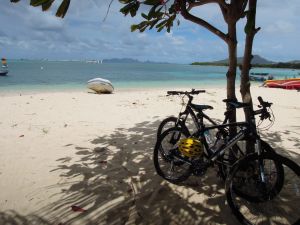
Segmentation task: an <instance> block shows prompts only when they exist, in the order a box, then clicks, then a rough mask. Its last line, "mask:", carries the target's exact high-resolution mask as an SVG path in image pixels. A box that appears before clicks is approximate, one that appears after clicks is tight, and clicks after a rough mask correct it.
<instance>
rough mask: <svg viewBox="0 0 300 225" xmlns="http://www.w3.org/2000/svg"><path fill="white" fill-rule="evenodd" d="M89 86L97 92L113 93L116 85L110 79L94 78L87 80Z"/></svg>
mask: <svg viewBox="0 0 300 225" xmlns="http://www.w3.org/2000/svg"><path fill="white" fill-rule="evenodd" d="M87 87H88V88H89V89H91V90H93V91H95V92H96V93H104V94H111V93H112V92H113V91H114V87H113V85H112V83H111V82H110V81H109V80H106V79H103V78H94V79H91V80H89V81H88V82H87Z"/></svg>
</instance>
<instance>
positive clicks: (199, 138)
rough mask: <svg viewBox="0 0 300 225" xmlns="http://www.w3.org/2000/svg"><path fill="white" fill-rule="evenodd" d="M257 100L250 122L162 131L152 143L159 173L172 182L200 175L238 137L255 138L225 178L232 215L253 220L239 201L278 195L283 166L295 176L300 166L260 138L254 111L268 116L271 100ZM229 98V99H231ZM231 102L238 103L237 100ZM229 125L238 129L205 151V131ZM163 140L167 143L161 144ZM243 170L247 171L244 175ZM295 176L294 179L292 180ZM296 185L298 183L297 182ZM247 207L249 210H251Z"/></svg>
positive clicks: (254, 201)
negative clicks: (253, 150)
mask: <svg viewBox="0 0 300 225" xmlns="http://www.w3.org/2000/svg"><path fill="white" fill-rule="evenodd" d="M258 100H259V102H260V107H261V109H259V110H256V111H253V112H252V116H251V117H252V119H251V122H250V123H247V122H236V123H228V124H221V125H215V126H210V127H203V129H202V130H199V131H197V132H196V133H195V134H193V135H192V136H187V135H186V134H185V133H184V131H183V130H182V129H181V128H180V127H173V128H170V129H168V130H166V131H165V132H163V133H162V135H161V136H160V137H159V139H158V141H157V143H156V145H155V148H154V153H153V159H154V165H155V169H156V171H157V173H158V175H160V176H161V177H163V178H164V179H166V180H168V181H170V182H173V183H177V182H181V181H184V180H185V179H187V178H188V177H189V176H190V175H191V174H192V173H193V174H195V175H203V174H205V172H206V170H207V168H209V167H210V166H212V165H214V164H215V163H216V162H218V161H219V163H221V164H224V161H223V157H222V156H223V155H224V153H225V152H226V151H228V150H230V148H231V147H232V146H234V145H236V144H237V143H238V142H239V141H242V140H249V139H252V140H254V141H255V142H256V148H257V149H256V153H253V154H250V155H247V156H245V158H244V159H242V160H239V161H237V162H236V163H235V164H234V167H233V169H232V170H231V171H232V172H230V175H229V176H228V177H227V179H226V195H227V199H228V204H229V206H230V207H231V208H232V210H233V212H234V215H235V216H236V217H237V218H238V220H239V221H240V222H242V223H244V224H252V222H251V221H250V220H249V219H248V218H245V214H244V212H240V210H241V209H242V208H241V207H240V206H239V205H238V204H239V203H240V202H241V199H242V200H244V201H245V202H248V203H249V204H250V203H251V204H263V203H265V202H269V201H271V200H273V199H277V196H278V195H279V193H281V190H282V189H283V187H284V179H285V174H284V166H285V168H286V167H287V168H290V169H291V171H293V173H294V175H295V177H296V178H298V180H299V173H300V172H299V171H300V167H299V166H298V165H297V164H295V163H293V162H292V161H290V160H289V159H287V158H285V157H283V156H279V155H278V154H276V153H275V151H274V150H273V149H272V147H271V146H270V145H269V144H267V143H266V142H264V141H263V140H261V138H260V136H259V133H258V131H257V129H256V123H255V115H259V116H260V119H261V120H265V119H270V118H271V114H270V113H269V112H268V109H269V108H270V107H271V103H268V102H264V101H263V100H262V98H261V97H259V98H258ZM228 101H229V102H230V100H228ZM232 103H233V104H236V105H238V104H237V103H236V102H232ZM243 106H244V105H243ZM230 126H234V127H239V128H240V131H239V132H238V133H237V134H236V135H235V136H233V137H229V136H225V137H224V138H223V139H222V141H223V143H222V145H219V147H218V148H217V149H216V150H215V151H207V149H209V146H208V145H207V143H206V139H205V137H204V132H205V131H207V130H211V129H215V128H217V129H220V128H226V127H230ZM169 135H170V136H171V137H169ZM174 136H176V137H177V138H176V139H175V141H173V142H170V141H169V140H172V137H174ZM165 143H167V144H169V145H170V146H163V145H164V144H165ZM203 146H204V147H203ZM160 158H161V159H160ZM265 162H269V165H272V170H271V169H270V168H271V166H270V168H269V167H265ZM163 163H166V164H167V166H164V165H163ZM245 165H246V166H245ZM165 168H167V169H168V168H169V170H167V171H166V172H165V171H164V169H165ZM249 170H250V172H251V171H252V173H250V175H252V176H250V178H251V179H250V178H249V177H247V176H246V175H247V174H249ZM269 170H271V171H269ZM243 172H244V173H245V174H246V175H243ZM240 174H242V175H243V176H241V175H240ZM294 180H296V179H293V180H291V181H294ZM245 181H249V182H250V183H251V184H252V186H251V187H253V186H255V185H256V186H257V187H256V186H255V187H256V189H255V188H252V189H250V191H247V190H248V189H247V188H248V186H249V185H248V183H249V182H248V183H247V182H245ZM245 184H247V185H245ZM297 185H298V183H296V186H297ZM297 187H298V186H297ZM299 187H300V184H299ZM251 191H252V192H251ZM253 192H254V194H253ZM275 205H277V204H275ZM298 208H299V207H298ZM294 209H295V210H297V207H294ZM249 211H250V212H251V210H249ZM297 213H298V211H297ZM297 213H293V214H292V215H293V216H295V215H296V216H295V217H296V223H297V222H298V220H297V215H300V213H299V214H297ZM296 223H295V224H296ZM293 224H294V223H293Z"/></svg>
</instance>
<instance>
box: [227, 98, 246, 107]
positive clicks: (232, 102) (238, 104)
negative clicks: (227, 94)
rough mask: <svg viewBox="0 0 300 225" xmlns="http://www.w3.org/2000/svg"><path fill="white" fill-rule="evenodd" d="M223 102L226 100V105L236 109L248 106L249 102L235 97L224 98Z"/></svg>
mask: <svg viewBox="0 0 300 225" xmlns="http://www.w3.org/2000/svg"><path fill="white" fill-rule="evenodd" d="M223 102H226V103H227V104H228V106H230V107H233V108H236V109H237V108H245V107H250V104H249V103H243V102H238V101H237V100H236V99H224V100H223Z"/></svg>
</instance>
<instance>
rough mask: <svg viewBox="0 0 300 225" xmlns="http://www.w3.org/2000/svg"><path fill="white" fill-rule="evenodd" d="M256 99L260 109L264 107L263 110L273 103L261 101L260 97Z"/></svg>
mask: <svg viewBox="0 0 300 225" xmlns="http://www.w3.org/2000/svg"><path fill="white" fill-rule="evenodd" d="M257 99H258V101H259V103H260V105H261V106H262V107H264V108H265V107H271V105H272V104H273V103H271V102H264V100H263V99H262V97H261V96H258V97H257Z"/></svg>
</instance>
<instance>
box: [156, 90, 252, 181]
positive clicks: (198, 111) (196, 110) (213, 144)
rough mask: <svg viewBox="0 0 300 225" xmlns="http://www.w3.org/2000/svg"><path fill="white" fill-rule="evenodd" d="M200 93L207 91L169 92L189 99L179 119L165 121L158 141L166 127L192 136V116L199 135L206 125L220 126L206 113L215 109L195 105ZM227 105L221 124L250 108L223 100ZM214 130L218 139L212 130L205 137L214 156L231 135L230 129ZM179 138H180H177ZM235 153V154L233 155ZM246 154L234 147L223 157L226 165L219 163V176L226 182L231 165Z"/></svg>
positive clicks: (161, 124) (160, 128) (232, 101)
mask: <svg viewBox="0 0 300 225" xmlns="http://www.w3.org/2000/svg"><path fill="white" fill-rule="evenodd" d="M199 93H205V90H195V89H192V91H168V92H167V95H180V96H182V99H184V98H185V97H187V98H188V101H187V103H186V105H185V108H184V110H181V112H180V113H179V115H178V117H177V118H176V117H174V116H170V117H167V118H166V119H164V120H163V121H162V122H161V123H160V125H159V127H158V130H157V139H159V137H160V135H161V134H162V133H163V130H166V128H165V127H167V126H169V127H179V128H180V129H182V133H183V134H184V135H185V136H186V137H188V136H191V132H190V130H189V129H188V127H187V125H186V123H187V122H186V121H187V118H188V117H189V116H190V117H191V119H192V121H193V124H194V126H195V127H196V133H199V132H200V131H201V130H203V128H204V127H205V126H207V125H206V124H211V125H213V126H218V123H217V122H215V121H214V120H213V119H212V118H210V117H209V116H208V115H207V114H205V113H204V111H205V110H207V109H213V107H212V106H210V105H196V104H193V103H192V101H193V99H194V98H193V95H198V94H199ZM223 101H224V102H225V103H226V104H227V107H226V111H225V113H224V116H225V117H224V120H223V122H222V123H221V124H223V125H224V124H227V123H228V121H229V115H230V113H231V112H232V111H233V110H236V109H238V108H243V107H248V106H249V104H246V103H242V102H238V101H236V100H230V99H225V100H223ZM213 129H217V130H218V131H217V132H216V135H215V137H216V139H215V140H213V138H212V134H211V133H212V132H209V131H210V130H205V131H204V137H205V143H204V145H205V149H206V150H207V151H209V154H213V152H215V149H216V148H217V145H220V144H221V142H222V139H225V138H226V137H227V136H228V135H229V130H228V127H226V126H223V127H214V128H213ZM174 137H175V136H173V137H172V138H171V139H170V141H172V142H174V141H175V140H176V139H174ZM177 138H178V137H177ZM233 153H234V154H233ZM244 155H245V153H244V152H243V151H242V150H241V148H240V147H239V146H238V145H236V144H235V145H234V146H232V148H231V151H230V154H229V155H225V156H224V157H223V160H222V161H223V162H225V161H226V165H225V164H224V163H218V167H219V172H218V174H219V176H220V177H221V178H222V179H224V180H225V178H226V174H227V173H228V170H229V169H228V167H229V165H232V164H233V162H235V161H236V160H237V159H239V158H241V157H243V156H244Z"/></svg>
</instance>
